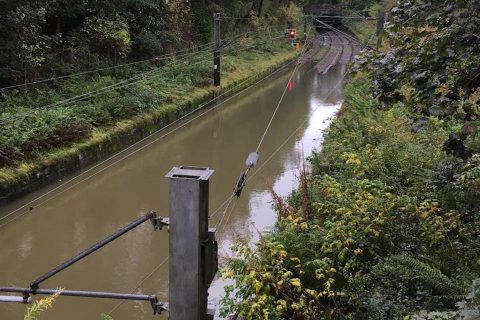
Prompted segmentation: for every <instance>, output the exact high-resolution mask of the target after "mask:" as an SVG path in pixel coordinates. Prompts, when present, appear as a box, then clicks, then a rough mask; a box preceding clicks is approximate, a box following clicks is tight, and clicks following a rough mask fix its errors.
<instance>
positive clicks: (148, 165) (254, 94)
mask: <svg viewBox="0 0 480 320" xmlns="http://www.w3.org/2000/svg"><path fill="white" fill-rule="evenodd" d="M343 71H344V66H338V67H336V68H334V69H332V70H331V71H330V72H329V73H328V74H326V75H320V74H318V73H316V71H315V69H312V66H308V65H307V66H304V67H303V68H301V69H300V70H299V71H298V73H297V74H296V75H295V76H294V78H293V82H292V84H291V85H290V86H289V90H288V91H287V94H286V95H285V98H284V100H283V103H282V104H281V106H280V108H279V110H278V113H277V115H276V117H275V119H274V121H273V123H272V126H271V128H270V130H269V132H268V134H267V136H266V138H265V141H264V142H263V144H262V147H261V149H260V152H259V153H260V160H259V163H258V165H257V168H256V169H254V170H253V171H251V173H250V177H251V178H250V180H249V181H248V183H247V186H246V187H245V189H244V191H243V193H242V196H241V198H240V199H238V200H236V201H235V203H234V206H233V205H232V207H231V208H233V210H231V211H230V210H229V211H228V214H226V215H225V216H224V215H223V211H222V210H219V211H217V213H216V214H215V215H214V216H212V218H211V220H210V226H212V227H213V226H216V225H217V224H218V223H219V221H220V220H221V219H222V217H223V223H222V225H220V226H219V230H218V233H217V239H218V240H219V254H220V261H221V262H224V261H225V259H226V257H228V256H230V255H231V251H230V246H231V244H232V243H233V242H234V241H235V239H237V238H238V237H241V238H243V239H247V240H249V241H255V240H256V239H258V234H259V232H266V231H268V230H270V229H271V228H272V227H273V225H274V223H275V220H276V215H275V212H274V210H273V209H272V203H271V191H270V190H271V189H272V188H273V190H275V192H277V193H278V194H280V195H288V193H289V192H291V191H292V190H293V189H294V188H295V187H296V185H297V176H298V173H299V167H300V165H301V163H302V161H304V160H303V159H305V158H306V157H308V156H309V155H310V154H311V153H312V152H313V151H314V150H318V149H319V148H320V147H321V143H322V139H323V132H324V130H325V129H326V128H327V127H328V125H329V123H330V120H331V119H332V118H333V117H334V116H335V113H336V111H338V108H339V107H340V101H341V85H340V83H341V81H342V75H343ZM289 77H290V71H289V70H287V71H285V72H284V73H283V74H281V75H280V76H277V77H276V78H273V79H269V80H267V81H264V82H262V83H261V84H259V85H256V86H254V87H252V88H250V89H248V90H246V91H245V92H243V93H242V94H240V95H238V96H237V97H235V98H234V99H231V100H230V101H228V102H227V103H225V104H224V105H222V106H220V107H219V108H216V109H213V110H211V111H210V112H208V113H207V114H205V115H204V116H202V117H200V118H199V119H196V120H195V121H192V122H191V123H189V124H187V125H185V126H184V127H182V128H181V129H180V130H178V131H175V132H174V133H172V134H171V135H168V136H166V137H164V138H161V139H159V140H158V141H156V142H155V143H152V144H151V145H149V146H148V147H147V148H144V149H142V150H140V151H139V152H136V153H135V154H133V155H132V156H129V157H127V158H126V159H124V160H122V161H115V160H118V159H120V158H122V156H124V155H121V156H119V157H118V159H112V161H110V162H109V163H108V164H107V165H109V164H110V165H111V164H114V165H112V166H110V167H108V168H107V169H105V170H103V171H100V172H98V168H97V169H95V170H92V171H90V172H89V173H88V174H91V173H93V172H98V173H97V174H96V175H95V176H93V177H91V178H88V179H85V181H83V182H79V181H81V180H83V179H84V178H85V177H88V174H87V175H85V176H82V177H81V178H80V179H77V180H75V181H74V183H73V184H71V185H70V186H68V185H67V186H64V187H62V188H60V189H58V190H56V191H55V192H53V193H51V194H49V196H48V197H44V198H42V199H40V200H38V201H36V202H34V203H33V204H28V206H27V207H26V208H22V209H21V210H19V211H17V212H16V213H15V214H14V215H12V216H10V217H14V218H16V219H15V220H14V221H12V222H10V223H8V224H6V225H4V226H2V227H0V244H1V245H0V286H22V287H28V284H29V283H30V281H31V280H32V279H34V278H36V277H38V276H39V275H41V274H43V273H45V272H46V271H48V270H50V269H51V268H53V267H55V266H56V265H58V264H59V263H61V262H63V261H65V260H66V259H68V258H70V257H72V256H74V255H75V254H77V253H79V252H81V251H82V250H84V249H85V248H87V247H89V246H90V245H92V244H93V243H95V242H96V241H99V240H101V239H103V238H104V237H106V236H107V235H109V234H111V233H113V232H114V231H116V230H117V229H119V228H120V227H122V226H124V225H126V224H128V223H130V222H131V221H133V220H135V219H136V218H138V217H139V216H140V215H141V214H142V213H144V212H147V211H150V210H155V211H157V212H158V213H159V215H162V216H167V215H168V211H167V210H168V180H167V179H166V178H164V175H165V174H166V173H167V172H168V171H169V170H170V169H171V168H172V167H173V166H178V165H192V166H205V167H210V168H212V169H214V170H215V173H214V175H213V177H212V178H211V180H210V212H212V213H213V212H214V211H215V209H216V208H218V207H219V206H220V205H221V204H222V203H223V202H224V201H225V199H227V198H228V197H229V195H230V194H231V191H232V188H233V185H234V184H235V182H236V179H237V178H238V176H239V174H240V172H241V171H242V170H244V166H245V164H244V163H245V158H246V157H247V155H248V154H249V153H250V152H252V151H254V150H255V148H256V146H257V144H258V142H259V140H260V137H261V136H262V134H263V130H265V127H266V124H267V123H268V121H269V119H270V117H271V115H272V112H273V110H274V109H275V107H276V105H277V103H278V99H279V97H280V96H281V94H282V91H283V90H284V88H285V85H286V83H287V81H288V78H289ZM299 127H300V129H299V130H297V131H296V132H295V134H294V135H293V137H292V138H291V139H289V140H288V141H287V142H286V143H285V144H284V145H283V147H282V148H281V149H279V151H278V152H277V153H276V154H275V155H274V156H273V157H271V159H270V160H269V161H268V162H265V161H266V160H267V159H268V158H269V157H270V155H272V153H273V152H275V151H276V150H277V149H278V148H279V147H280V146H281V145H282V144H283V143H284V141H285V140H286V139H287V138H288V137H289V136H290V135H291V134H292V133H293V132H294V131H295V130H296V129H297V128H299ZM160 136H161V133H160V134H158V135H157V136H156V137H152V139H155V138H158V137H160ZM104 168H106V167H104ZM100 169H102V168H100ZM59 183H60V182H59ZM54 187H55V186H50V187H49V188H45V189H42V190H39V191H38V192H35V193H33V194H31V195H29V196H27V197H25V198H23V199H20V200H18V201H17V202H15V203H12V204H10V205H8V206H7V207H4V208H0V218H1V217H2V216H3V217H4V216H6V215H7V214H8V213H10V212H12V211H13V210H15V209H16V208H19V207H21V206H22V205H24V204H26V203H28V202H29V201H31V200H32V199H35V198H36V197H38V196H39V195H41V194H43V193H45V192H47V191H48V190H52V188H54ZM66 187H70V188H69V189H68V191H66V192H62V190H65V188H66ZM58 192H61V193H58ZM48 198H51V199H50V200H48V201H45V199H48ZM30 206H32V207H33V210H31V211H30V210H29V207H30ZM230 212H231V213H230ZM0 225H1V223H0ZM167 255H168V233H167V232H166V231H153V229H152V227H151V225H150V224H148V223H145V224H144V225H142V226H141V227H139V228H137V229H135V230H133V231H131V232H129V233H127V234H126V235H124V236H123V237H121V238H120V239H118V240H116V241H114V242H112V243H110V244H108V245H107V246H106V247H104V248H103V249H101V250H100V251H97V252H96V253H94V254H92V255H91V256H89V257H87V258H85V259H83V260H82V261H80V262H78V263H76V264H75V265H73V266H72V267H70V268H68V269H66V270H65V271H63V272H61V273H59V274H58V275H56V276H54V277H53V278H51V279H49V280H47V281H46V282H45V283H43V284H42V286H41V287H42V288H57V287H62V288H65V289H69V290H92V291H111V292H124V293H129V292H131V291H132V290H134V288H136V287H137V285H138V284H139V283H140V282H141V280H142V279H144V278H145V276H146V275H148V274H150V273H151V271H152V270H154V269H155V268H156V267H157V266H158V265H159V264H160V263H161V262H162V261H164V259H165V258H166V257H167ZM224 284H225V283H224V282H222V281H220V280H216V281H214V283H213V284H212V287H211V288H210V303H211V304H212V305H217V304H218V301H219V299H220V298H221V296H222V292H223V290H222V288H223V286H224ZM136 292H137V293H146V294H157V295H158V296H159V299H160V300H161V301H168V263H166V264H164V265H163V266H161V267H160V268H158V269H157V270H156V271H155V272H154V273H153V274H152V275H151V277H150V278H148V279H147V280H146V281H145V282H144V283H143V284H142V285H141V286H140V288H139V289H138V290H136ZM118 303H119V302H118V301H116V300H100V299H86V298H72V297H60V298H59V299H58V300H57V301H56V302H55V304H54V307H53V308H52V309H51V310H49V311H48V312H46V313H45V315H44V319H49V320H66V319H69V320H85V319H100V314H101V313H108V312H110V310H112V309H113V308H114V307H115V306H117V305H118ZM24 313H25V306H24V305H17V304H5V303H3V304H0V320H10V319H23V314H24ZM112 316H113V318H114V319H115V320H126V319H166V315H162V316H161V317H158V316H156V317H155V316H153V315H152V310H151V307H150V305H149V304H148V303H145V302H130V301H127V302H125V303H123V304H122V305H121V306H120V307H119V308H117V309H116V310H115V312H114V313H113V314H112Z"/></svg>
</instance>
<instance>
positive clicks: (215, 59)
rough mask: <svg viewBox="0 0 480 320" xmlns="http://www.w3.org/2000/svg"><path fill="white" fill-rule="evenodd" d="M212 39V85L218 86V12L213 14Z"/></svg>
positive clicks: (219, 43)
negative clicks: (213, 43) (213, 45)
mask: <svg viewBox="0 0 480 320" xmlns="http://www.w3.org/2000/svg"><path fill="white" fill-rule="evenodd" d="M213 41H215V48H214V49H213V85H214V86H215V87H219V86H220V45H221V39H220V13H214V14H213Z"/></svg>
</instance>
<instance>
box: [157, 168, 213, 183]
mask: <svg viewBox="0 0 480 320" xmlns="http://www.w3.org/2000/svg"><path fill="white" fill-rule="evenodd" d="M214 172H215V171H214V170H212V169H210V168H206V167H191V166H180V167H173V169H172V170H170V172H169V173H167V174H166V175H165V178H170V179H187V180H209V179H210V177H211V175H212V174H213V173H214Z"/></svg>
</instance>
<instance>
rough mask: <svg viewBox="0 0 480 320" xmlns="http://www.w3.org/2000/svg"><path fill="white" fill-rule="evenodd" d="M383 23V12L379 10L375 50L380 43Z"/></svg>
mask: <svg viewBox="0 0 480 320" xmlns="http://www.w3.org/2000/svg"><path fill="white" fill-rule="evenodd" d="M384 25H385V12H384V11H381V10H379V11H378V16H377V50H378V49H380V47H381V45H382V33H383V28H384Z"/></svg>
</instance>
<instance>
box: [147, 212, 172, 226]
mask: <svg viewBox="0 0 480 320" xmlns="http://www.w3.org/2000/svg"><path fill="white" fill-rule="evenodd" d="M152 214H153V215H152V217H151V218H150V222H151V223H152V225H153V230H162V229H163V227H164V226H167V227H168V226H170V218H164V217H160V216H158V215H157V214H156V213H155V212H152ZM167 230H168V229H167Z"/></svg>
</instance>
